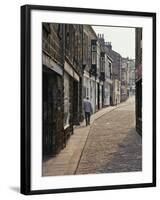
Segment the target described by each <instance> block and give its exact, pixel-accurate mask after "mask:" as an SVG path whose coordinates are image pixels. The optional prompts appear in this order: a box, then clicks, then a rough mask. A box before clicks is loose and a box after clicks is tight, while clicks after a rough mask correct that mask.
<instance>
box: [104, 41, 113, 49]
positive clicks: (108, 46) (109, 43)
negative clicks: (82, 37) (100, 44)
mask: <svg viewBox="0 0 160 200" xmlns="http://www.w3.org/2000/svg"><path fill="white" fill-rule="evenodd" d="M105 46H106V47H107V48H108V49H110V50H112V44H111V42H105Z"/></svg>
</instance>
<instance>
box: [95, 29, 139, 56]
mask: <svg viewBox="0 0 160 200" xmlns="http://www.w3.org/2000/svg"><path fill="white" fill-rule="evenodd" d="M92 27H93V29H94V30H95V32H96V34H98V33H99V34H104V39H105V41H106V42H111V43H112V49H113V50H114V51H116V52H118V53H119V54H121V56H122V57H129V58H131V59H134V58H135V28H126V27H107V26H92Z"/></svg>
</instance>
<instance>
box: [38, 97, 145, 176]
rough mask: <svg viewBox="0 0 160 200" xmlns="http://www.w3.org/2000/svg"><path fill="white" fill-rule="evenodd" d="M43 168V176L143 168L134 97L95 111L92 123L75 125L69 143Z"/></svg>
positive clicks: (125, 170) (47, 161)
mask: <svg viewBox="0 0 160 200" xmlns="http://www.w3.org/2000/svg"><path fill="white" fill-rule="evenodd" d="M42 169H43V172H42V174H43V176H56V175H72V174H94V173H114V172H131V171H141V170H142V138H141V136H140V135H139V134H138V133H137V132H136V130H135V100H134V98H133V97H132V98H129V99H128V100H127V101H126V102H124V103H121V104H119V105H118V106H113V107H107V108H103V109H102V110H101V111H99V112H97V113H95V114H93V115H92V117H91V125H90V126H87V127H86V126H85V123H84V122H83V123H82V124H81V125H80V126H79V127H76V128H75V130H74V134H73V135H72V136H71V138H70V139H69V141H68V143H67V145H66V147H65V148H64V149H63V150H62V151H61V152H60V153H59V154H58V155H56V156H55V157H52V158H50V159H48V160H46V161H45V162H43V168H42Z"/></svg>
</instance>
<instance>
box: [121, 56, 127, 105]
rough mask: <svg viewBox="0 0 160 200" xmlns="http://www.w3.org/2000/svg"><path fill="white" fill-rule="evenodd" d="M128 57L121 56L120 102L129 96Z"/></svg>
mask: <svg viewBox="0 0 160 200" xmlns="http://www.w3.org/2000/svg"><path fill="white" fill-rule="evenodd" d="M128 64H129V58H122V70H121V102H123V101H126V100H127V98H128V97H129V91H128V85H129V68H128Z"/></svg>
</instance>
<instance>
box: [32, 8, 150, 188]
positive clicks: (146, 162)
mask: <svg viewBox="0 0 160 200" xmlns="http://www.w3.org/2000/svg"><path fill="white" fill-rule="evenodd" d="M42 22H51V23H54V22H57V23H73V24H74V23H75V24H90V25H96V24H97V25H107V26H108V25H111V26H117V25H118V26H127V27H128V26H132V27H142V28H143V51H142V52H143V54H142V58H143V64H142V68H143V71H142V74H143V98H142V99H143V102H142V105H143V110H142V115H143V128H142V130H143V156H142V157H143V159H142V163H143V170H142V172H129V173H114V174H112V173H111V174H94V175H76V176H75V175H74V176H56V177H55V176H54V177H42V176H41V175H42V173H41V170H42V167H41V166H42V145H41V144H42V137H41V136H42V38H41V37H42V35H41V31H42V29H41V28H42ZM152 26H153V24H152V17H140V16H122V15H110V14H108V15H107V14H92V13H76V12H62V11H42V10H31V83H32V84H31V116H32V117H31V190H47V189H58V188H73V187H74V188H75V187H92V186H111V185H123V184H124V185H125V184H138V183H140V184H142V183H152V181H153V180H152V160H153V158H152V149H153V146H152V144H153V142H152V130H153V128H152V127H153V124H152V115H151V114H150V113H152V92H153V91H152V88H153V87H152V76H151V74H152V73H153V72H152V70H153V68H152V67H151V66H152V63H153V57H152V52H153V49H152V37H153V36H152ZM146 99H147V101H146ZM148 113H149V114H148ZM146 125H147V126H146Z"/></svg>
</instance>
